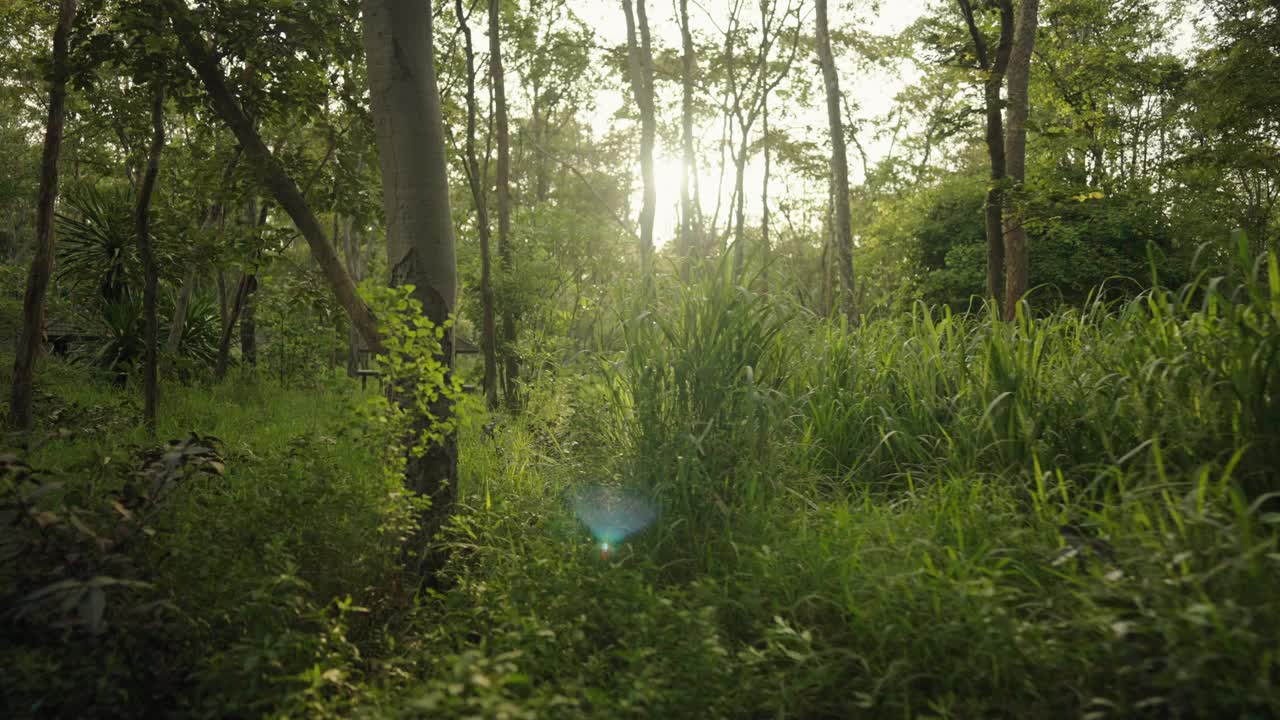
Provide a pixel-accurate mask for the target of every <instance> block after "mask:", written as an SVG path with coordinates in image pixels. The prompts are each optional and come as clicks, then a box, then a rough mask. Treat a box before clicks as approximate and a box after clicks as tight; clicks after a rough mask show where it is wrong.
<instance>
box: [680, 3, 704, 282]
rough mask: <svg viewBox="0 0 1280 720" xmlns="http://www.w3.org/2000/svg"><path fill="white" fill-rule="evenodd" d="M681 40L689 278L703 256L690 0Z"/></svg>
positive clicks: (683, 239) (684, 266)
mask: <svg viewBox="0 0 1280 720" xmlns="http://www.w3.org/2000/svg"><path fill="white" fill-rule="evenodd" d="M680 43H681V47H682V49H683V55H682V56H681V58H680V87H681V97H680V142H681V149H682V152H683V155H684V157H683V163H682V165H681V170H680V247H679V253H680V259H681V265H680V272H681V275H683V276H684V278H685V279H686V280H688V279H689V266H690V262H691V259H692V258H694V257H697V256H698V255H699V248H698V245H699V242H698V239H697V233H698V232H699V231H700V230H701V228H700V227H699V225H700V224H701V223H700V219H699V218H698V217H697V215H698V214H700V211H698V210H696V209H695V206H696V201H695V199H694V197H693V192H691V189H690V184H691V181H692V182H694V183H696V182H697V178H698V160H697V157H696V156H695V155H694V152H693V73H694V55H693V33H692V32H691V31H690V29H689V0H680Z"/></svg>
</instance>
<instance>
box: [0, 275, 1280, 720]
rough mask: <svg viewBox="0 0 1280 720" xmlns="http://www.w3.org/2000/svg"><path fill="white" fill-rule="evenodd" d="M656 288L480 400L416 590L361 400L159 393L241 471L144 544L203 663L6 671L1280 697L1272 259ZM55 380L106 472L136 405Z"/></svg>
mask: <svg viewBox="0 0 1280 720" xmlns="http://www.w3.org/2000/svg"><path fill="white" fill-rule="evenodd" d="M661 292H662V297H663V300H662V301H661V302H662V305H661V307H662V309H661V311H658V312H654V313H652V314H649V315H644V314H642V313H639V312H635V313H632V314H630V315H629V316H628V317H631V318H635V319H634V320H631V321H630V322H628V323H627V324H626V325H625V327H624V329H623V332H622V333H621V337H622V338H623V340H624V341H625V342H624V345H623V346H622V347H621V348H620V349H619V350H618V351H616V352H612V353H602V354H601V355H600V356H599V357H598V360H599V363H597V367H594V368H587V369H584V370H582V371H581V372H578V373H562V379H560V380H554V381H553V380H545V381H540V382H536V383H534V384H533V385H531V386H530V387H529V388H527V400H526V403H525V407H526V411H525V412H524V413H523V414H522V415H521V416H519V417H508V416H505V415H504V416H487V415H485V414H484V413H483V411H482V410H481V409H480V408H479V407H478V402H476V401H473V400H468V403H467V407H466V408H465V409H466V413H465V414H464V419H463V422H462V425H461V435H460V449H461V458H462V460H461V462H462V486H461V488H460V489H461V506H460V509H459V513H458V515H457V516H456V518H455V521H454V523H453V525H452V527H451V528H450V530H449V533H448V537H447V540H448V542H449V543H450V545H451V547H452V548H453V553H452V559H451V563H450V566H449V569H448V573H447V576H446V578H445V582H443V583H442V584H441V586H440V587H438V588H436V589H433V590H430V591H427V592H424V593H422V594H421V595H419V596H418V597H417V599H416V601H412V602H411V601H410V600H409V598H410V595H411V593H412V590H413V587H412V582H408V583H406V578H405V577H404V575H403V573H402V572H401V571H400V569H399V554H398V551H397V544H398V542H399V540H400V538H401V537H403V536H404V522H403V520H404V517H405V513H406V512H407V511H406V505H405V503H403V502H402V501H400V500H398V499H397V497H396V487H395V485H394V483H389V482H388V481H387V480H386V478H385V477H384V475H383V473H382V471H381V469H380V468H379V466H378V464H377V453H376V450H377V448H376V447H370V443H371V442H373V441H372V439H371V438H373V437H376V435H375V434H373V433H371V432H369V431H368V430H367V428H366V427H365V426H364V424H363V422H364V421H362V420H361V419H360V417H359V414H358V413H356V412H355V411H354V410H353V407H354V404H355V402H356V398H355V397H354V396H355V395H357V394H358V393H357V391H356V390H355V388H354V386H353V385H351V384H349V383H344V382H341V381H337V380H335V381H333V382H322V383H319V384H318V385H317V386H316V387H313V388H307V389H298V390H286V389H281V388H279V387H276V386H274V385H272V384H271V383H268V382H265V381H255V380H254V379H253V378H252V376H251V375H246V376H244V377H239V378H235V379H233V380H231V381H229V382H227V383H225V384H223V385H221V386H215V387H207V388H206V387H193V388H186V389H180V388H176V387H175V388H170V389H169V391H168V392H167V393H166V395H165V401H164V402H165V406H164V407H165V410H164V412H163V414H162V419H161V428H162V431H161V434H162V436H166V437H167V436H180V435H184V434H185V433H187V432H188V431H190V430H195V431H197V432H200V433H209V434H213V435H217V436H219V437H221V438H222V439H223V440H224V441H225V443H226V456H227V460H228V470H227V474H226V476H225V477H224V478H221V479H218V480H216V481H205V483H204V484H203V485H201V484H191V485H189V486H188V489H187V491H186V492H184V493H183V494H182V495H181V497H179V498H178V500H177V501H175V502H174V503H173V505H172V507H171V508H170V510H169V511H168V515H166V518H165V520H164V522H163V524H162V528H163V530H164V531H165V532H164V533H163V534H162V537H161V539H160V540H159V541H158V543H157V544H156V546H155V547H153V548H152V549H151V550H150V551H148V552H146V553H142V554H140V556H139V557H140V559H141V560H142V561H143V564H144V565H145V567H146V568H147V569H148V572H147V574H146V577H147V578H148V579H150V580H151V581H152V582H153V583H154V585H155V586H156V588H158V589H159V591H158V592H159V593H160V594H161V595H162V596H163V597H165V598H167V599H169V600H170V601H171V602H172V603H173V605H174V607H175V609H176V613H175V614H174V615H171V616H166V618H167V619H164V620H163V621H161V625H160V626H159V627H162V628H164V630H165V631H166V632H169V633H171V634H172V635H171V637H173V638H178V639H180V642H179V644H180V645H181V648H180V650H178V651H176V652H172V651H161V650H160V649H158V648H157V647H154V646H153V645H151V644H148V642H147V641H146V640H145V639H146V638H148V637H151V636H149V635H147V633H148V632H155V631H156V630H155V628H154V627H151V626H139V625H125V627H130V628H132V630H133V631H134V632H135V633H137V637H140V638H143V640H141V641H139V642H140V644H130V643H126V642H124V641H123V640H121V639H119V638H118V637H117V636H114V635H108V636H107V637H108V639H109V641H107V640H93V639H90V638H86V637H83V636H80V635H76V634H75V633H74V632H73V633H71V634H70V635H67V636H66V638H65V639H63V640H61V641H59V642H61V643H71V645H66V644H59V642H53V641H51V640H49V641H47V642H44V643H32V644H30V646H29V648H28V649H27V650H19V651H14V652H13V658H14V660H15V663H16V664H15V666H16V667H19V670H18V671H16V672H14V673H11V674H10V676H9V677H10V679H9V680H8V681H7V682H8V683H9V687H10V688H18V689H20V690H21V691H22V692H23V693H24V695H23V697H24V698H27V699H28V700H29V699H30V698H33V697H38V698H44V697H48V696H49V694H50V693H52V692H61V693H65V699H64V702H65V704H64V705H63V706H61V707H66V708H71V707H76V708H79V709H81V710H83V708H84V707H87V704H86V703H88V702H89V700H94V701H97V702H99V703H101V701H102V699H103V698H109V699H112V700H114V701H115V702H116V703H117V707H128V708H133V709H136V708H137V707H147V702H159V700H155V699H152V700H148V699H147V698H148V696H145V695H143V696H128V695H126V694H125V691H126V690H127V689H129V688H135V687H136V686H135V685H131V684H130V681H131V678H133V676H132V675H131V674H130V671H129V667H130V664H131V663H135V662H138V661H139V658H150V659H153V660H154V658H157V657H165V658H169V659H173V660H175V661H177V662H180V663H181V664H180V666H181V667H183V668H185V669H186V671H187V672H188V673H189V674H188V675H187V676H186V677H185V678H184V679H183V680H181V681H180V682H179V684H178V685H177V686H176V689H173V690H171V694H170V695H168V696H166V695H163V693H161V694H160V695H159V696H158V697H160V698H165V699H166V701H167V702H172V698H173V697H175V696H176V697H179V698H181V704H180V705H179V706H178V707H179V712H180V713H181V714H198V715H204V716H210V717H214V716H224V715H243V716H254V715H273V716H299V717H304V716H305V717H315V716H335V717H348V716H367V717H387V716H412V717H494V718H497V717H509V718H517V717H594V718H619V717H635V718H642V717H689V718H703V717H744V718H758V717H805V718H807V717H885V718H970V717H1010V718H1020V717H1063V718H1074V717H1091V718H1130V717H1151V718H1218V717H1241V718H1252V717H1256V718H1262V717H1273V716H1276V715H1280V689H1278V683H1280V667H1277V657H1276V650H1275V645H1276V639H1277V638H1280V601H1277V598H1280V572H1277V571H1280V547H1278V545H1277V534H1276V530H1277V518H1278V517H1280V516H1278V515H1277V514H1276V511H1275V499H1274V493H1275V492H1276V491H1278V490H1280V456H1278V455H1277V454H1276V453H1277V452H1278V450H1277V448H1280V438H1278V437H1277V433H1278V432H1280V303H1277V301H1276V298H1278V297H1280V269H1277V267H1276V264H1275V261H1274V260H1271V261H1270V264H1269V265H1266V264H1264V265H1260V266H1254V267H1249V266H1239V267H1233V268H1228V269H1226V270H1225V271H1223V272H1222V274H1221V277H1220V278H1213V277H1209V276H1207V275H1206V276H1205V277H1203V278H1202V279H1201V281H1200V282H1199V283H1198V284H1196V285H1194V286H1191V287H1189V288H1187V289H1184V290H1182V291H1180V292H1177V293H1168V292H1153V293H1150V294H1148V295H1145V296H1143V297H1140V298H1138V299H1137V300H1134V301H1130V302H1127V303H1124V304H1108V303H1105V302H1102V301H1099V302H1095V303H1093V304H1091V305H1090V306H1088V307H1087V308H1084V309H1082V310H1065V311H1061V312H1057V313H1054V314H1051V315H1047V316H1035V317H1033V316H1032V315H1030V314H1029V313H1024V315H1022V316H1020V317H1019V318H1018V319H1017V320H1015V321H1014V322H1011V323H1001V322H998V321H994V320H993V319H991V318H990V317H983V316H959V315H952V314H949V313H946V312H940V311H937V310H932V309H929V308H924V307H918V308H916V309H915V311H914V312H913V313H912V314H911V315H909V316H907V317H885V318H879V319H873V320H869V321H868V322H866V323H865V324H863V325H860V326H858V327H854V328H848V327H843V326H840V325H832V324H829V323H827V322H826V321H823V320H820V319H817V318H812V317H807V316H805V315H804V314H803V313H801V312H800V311H798V310H796V309H794V308H790V307H788V306H786V305H785V304H783V303H781V302H775V301H771V300H769V299H768V298H763V297H761V296H759V295H757V294H755V293H751V292H747V291H744V290H740V289H738V288H736V287H734V285H733V283H731V282H728V278H727V276H717V277H711V278H706V279H704V280H702V281H699V282H698V283H695V284H694V285H692V286H688V287H683V286H672V287H664V288H662V289H661ZM42 378H43V379H44V382H45V385H44V387H46V388H48V389H49V391H50V392H51V393H52V395H53V396H54V398H56V399H48V398H46V399H44V400H42V402H44V403H45V406H44V407H45V412H46V416H47V415H48V414H49V413H50V412H51V411H57V409H58V408H71V407H74V409H75V411H76V412H75V413H71V412H70V411H67V410H64V412H65V413H66V414H64V415H63V416H62V417H63V418H64V420H63V421H62V424H64V425H65V426H66V427H68V428H71V429H73V430H74V432H73V433H72V435H71V436H69V437H58V438H53V439H51V440H50V441H49V442H48V443H46V444H44V445H42V446H41V447H39V448H37V449H35V450H34V451H32V452H31V453H30V454H29V458H30V459H31V462H32V464H33V465H36V466H37V467H43V468H47V469H49V472H50V473H51V474H55V475H59V476H64V477H69V478H70V477H76V478H79V480H78V481H79V482H90V483H92V482H97V483H99V484H100V486H101V489H100V490H99V491H98V494H99V495H105V494H109V493H107V490H109V487H110V484H111V482H117V483H118V482H122V480H121V477H122V476H121V475H120V474H119V473H116V474H113V473H112V472H109V471H104V470H101V469H99V468H100V467H101V466H102V460H101V458H102V456H104V455H106V454H108V453H111V454H116V455H119V457H121V458H129V457H133V456H132V455H130V453H131V452H135V451H133V450H131V449H130V447H131V446H132V445H137V446H146V445H147V442H148V441H146V440H145V439H144V438H143V437H142V436H140V435H138V434H137V431H136V430H133V429H132V428H133V426H134V425H136V421H137V406H136V401H134V400H132V399H130V398H129V396H128V395H127V394H121V393H120V392H118V391H113V390H110V389H107V388H105V387H104V386H102V385H100V384H97V383H94V382H91V381H89V380H88V379H87V378H85V377H84V376H83V374H81V371H79V370H77V369H74V368H63V367H60V366H56V365H51V366H49V367H48V368H46V371H45V372H44V373H43V374H42ZM70 403H75V405H74V406H71V405H70ZM76 418H81V420H79V421H77V420H76ZM83 418H89V420H88V421H86V420H84V419H83ZM490 423H492V425H491V424H490ZM95 462H96V463H97V465H94V463H95ZM113 462H114V461H113ZM121 462H124V461H123V460H122V461H121ZM108 465H109V464H108ZM91 467H92V468H95V469H92V470H90V468H91ZM95 478H96V480H95ZM592 484H607V485H617V486H621V487H624V488H627V489H628V490H629V491H630V492H635V493H643V494H648V495H649V496H651V497H652V498H653V499H654V501H655V502H656V503H658V505H659V506H660V508H661V512H660V514H659V516H658V518H657V520H656V521H655V522H654V524H653V526H652V527H650V528H648V529H647V530H645V531H643V532H641V533H640V534H638V535H636V536H635V537H633V538H631V539H630V540H629V541H627V542H626V543H624V544H623V545H622V546H621V547H619V548H616V551H615V552H614V553H613V554H612V555H611V556H610V557H609V558H607V559H606V558H602V557H601V555H600V552H599V548H598V546H597V544H596V541H595V540H594V539H593V538H591V537H590V534H589V533H588V532H587V530H586V529H585V528H584V527H583V526H582V525H581V524H580V523H579V522H578V521H577V520H576V519H575V518H574V517H573V515H572V512H571V511H570V508H569V502H568V498H569V497H571V496H572V494H573V493H574V492H575V491H576V490H578V489H580V488H583V487H585V486H588V485H592ZM90 496H91V497H92V496H93V493H90ZM348 595H350V596H351V597H352V600H351V601H350V603H348V602H346V601H345V598H346V597H347V596H348ZM356 606H363V607H364V608H365V610H358V609H355V607H356ZM109 612H110V610H109ZM120 622H121V623H125V622H126V620H124V619H123V617H122V618H121V620H120ZM59 637H61V636H59ZM93 642H98V643H99V645H97V646H94V645H92V643H93ZM67 647H80V648H90V647H96V648H97V649H96V650H95V651H94V652H90V653H88V654H87V655H86V657H89V658H91V659H92V660H93V663H97V662H98V661H99V660H101V659H102V658H104V657H105V658H108V659H110V660H111V661H112V662H113V663H115V664H114V665H109V667H111V668H114V669H111V670H109V671H108V672H106V673H98V674H96V675H95V674H91V673H90V671H89V670H88V668H89V667H90V664H82V665H76V664H75V663H74V662H71V661H68V660H67V659H66V657H65V656H64V655H63V654H59V651H61V652H63V653H65V650H66V648H67ZM95 653H96V654H95ZM166 653H167V654H166ZM19 661H20V662H19ZM60 663H61V664H60ZM92 667H93V668H95V670H94V672H95V673H97V670H96V668H97V664H92ZM56 671H63V672H65V673H66V674H67V676H68V677H69V678H71V679H72V680H78V681H79V682H81V684H83V683H84V681H85V679H86V678H90V677H92V678H94V681H93V682H95V683H96V685H95V686H94V688H95V689H93V690H92V691H87V690H83V689H79V690H74V688H80V687H81V685H75V684H69V683H70V680H68V681H65V682H64V681H63V680H57V679H50V678H54V677H55V675H53V674H52V673H55V672H56ZM134 680H136V678H134ZM69 688H72V689H69ZM131 702H132V703H134V705H129V703H131ZM77 703H80V704H79V705H77ZM119 703H124V705H119ZM99 707H101V705H99ZM99 714H102V715H110V714H112V713H110V712H105V711H99ZM124 714H127V713H124Z"/></svg>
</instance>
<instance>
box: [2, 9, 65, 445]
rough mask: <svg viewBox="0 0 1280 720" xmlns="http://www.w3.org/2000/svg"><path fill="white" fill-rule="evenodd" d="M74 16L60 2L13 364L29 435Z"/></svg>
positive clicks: (21, 426) (13, 420)
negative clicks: (32, 238) (33, 232)
mask: <svg viewBox="0 0 1280 720" xmlns="http://www.w3.org/2000/svg"><path fill="white" fill-rule="evenodd" d="M75 17H76V0H60V2H59V3H58V25H57V27H56V28H55V29H54V31H53V67H52V73H51V75H52V82H51V83H50V87H49V116H48V119H47V120H46V121H45V129H44V153H43V155H42V156H41V161H40V191H39V198H38V200H37V205H36V241H35V257H34V258H32V259H31V270H30V271H29V272H28V274H27V290H26V294H25V295H24V296H23V299H22V334H21V335H20V336H19V337H18V347H17V354H16V356H15V357H14V360H13V394H12V397H11V400H10V403H9V423H10V424H11V425H12V426H13V427H14V428H16V429H18V430H30V429H31V426H32V424H33V420H34V418H33V417H32V412H31V405H32V397H33V393H32V389H33V385H34V380H35V365H36V358H37V357H38V356H39V354H40V346H41V344H42V340H43V336H44V306H45V294H46V293H47V292H48V290H49V278H50V276H51V275H52V274H53V257H54V241H55V239H54V235H53V210H54V204H55V203H56V202H57V199H58V154H59V153H60V152H61V150H62V125H63V120H64V116H65V113H66V102H67V76H68V75H69V74H70V68H69V63H68V62H67V56H68V55H69V47H68V46H69V45H70V37H69V36H70V35H71V24H72V23H73V22H74V21H75Z"/></svg>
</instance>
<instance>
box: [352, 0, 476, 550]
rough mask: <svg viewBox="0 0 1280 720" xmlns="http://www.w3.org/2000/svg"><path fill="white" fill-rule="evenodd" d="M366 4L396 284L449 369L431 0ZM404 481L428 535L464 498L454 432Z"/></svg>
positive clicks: (449, 303)
mask: <svg viewBox="0 0 1280 720" xmlns="http://www.w3.org/2000/svg"><path fill="white" fill-rule="evenodd" d="M362 7H363V11H364V40H365V59H366V62H367V63H368V71H369V95H370V99H371V101H372V109H373V117H374V128H375V135H376V137H377V142H378V156H379V161H380V166H381V169H382V205H383V210H384V212H385V214H386V219H387V262H388V265H389V266H390V270H391V278H390V279H391V284H392V285H393V286H399V285H406V284H410V285H413V288H414V289H413V296H414V298H415V299H417V300H418V301H419V302H421V303H422V308H423V311H424V312H425V313H426V315H427V318H428V319H429V320H430V321H431V322H432V323H433V324H435V325H436V327H438V328H441V329H444V333H443V336H442V342H441V347H442V349H443V357H442V358H440V359H441V362H442V363H443V364H444V366H445V367H446V368H447V369H449V370H451V369H452V368H453V357H454V349H453V333H452V331H451V330H447V329H445V328H446V327H447V323H448V322H449V321H450V318H451V316H452V314H453V309H454V304H455V302H456V300H457V263H456V259H455V255H454V237H453V220H452V218H451V217H450V214H449V176H448V163H447V161H446V158H445V149H444V148H445V138H444V123H443V119H442V118H441V109H440V91H439V89H438V88H437V85H436V74H435V57H434V50H433V47H432V41H433V35H434V33H433V28H432V14H431V3H430V2H422V1H421V0H364V2H363V4H362ZM391 392H392V393H403V392H404V389H396V388H392V389H391ZM429 412H430V414H431V416H434V417H435V418H447V417H449V416H450V415H451V414H452V408H451V407H450V401H449V400H448V398H446V397H443V396H441V397H440V398H439V399H438V400H437V401H436V402H434V403H433V404H432V407H430V408H429ZM419 415H421V414H420V413H419ZM415 422H417V423H420V424H425V423H427V422H430V418H429V417H416V418H415ZM420 427H421V426H419V427H415V428H414V429H415V431H416V430H419V429H420ZM405 483H406V485H408V487H409V488H410V489H411V490H413V491H414V492H416V493H418V494H420V495H423V496H426V497H428V498H430V499H431V507H430V509H429V511H428V512H427V514H426V515H425V516H424V517H423V518H422V527H421V530H422V532H423V537H424V538H428V539H429V538H432V537H434V536H435V534H436V533H437V532H438V531H439V530H440V529H441V527H443V525H444V522H445V520H446V519H447V518H448V517H449V515H450V514H451V513H452V511H453V506H454V504H455V503H456V501H457V493H458V445H457V437H456V436H455V435H453V434H448V435H445V436H444V437H443V438H442V440H441V441H440V442H437V443H432V444H431V445H430V447H428V448H427V449H426V451H425V452H424V453H422V454H421V456H419V455H417V454H416V453H412V452H410V454H409V457H408V458H407V462H406V466H405ZM442 560H443V558H442V557H441V556H440V555H439V554H438V553H429V554H428V556H427V557H426V562H425V564H424V567H423V569H424V570H427V571H432V570H435V569H438V567H439V563H440V562H442Z"/></svg>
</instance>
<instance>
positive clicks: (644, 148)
mask: <svg viewBox="0 0 1280 720" xmlns="http://www.w3.org/2000/svg"><path fill="white" fill-rule="evenodd" d="M644 2H645V0H636V4H635V10H634V11H633V10H632V8H631V0H622V10H623V12H624V13H625V14H626V17H627V74H628V77H629V78H630V80H631V94H632V95H633V97H634V98H635V101H636V107H637V108H638V109H639V110H640V176H641V181H642V182H643V184H644V200H643V201H642V204H641V207H640V272H641V274H642V275H643V278H644V280H643V281H644V282H645V283H646V284H647V283H649V282H650V280H651V279H652V278H651V275H652V273H653V219H654V215H655V214H656V212H657V209H658V189H657V185H656V182H655V180H654V176H653V148H654V144H655V141H656V138H657V131H658V121H657V116H656V113H655V110H654V98H653V96H654V89H653V47H652V44H651V42H650V38H649V18H648V16H647V15H646V13H645V6H644ZM637 34H638V36H639V37H638V38H637Z"/></svg>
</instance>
